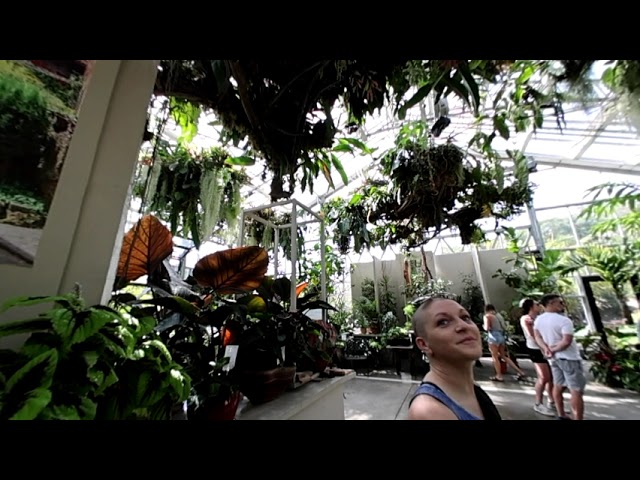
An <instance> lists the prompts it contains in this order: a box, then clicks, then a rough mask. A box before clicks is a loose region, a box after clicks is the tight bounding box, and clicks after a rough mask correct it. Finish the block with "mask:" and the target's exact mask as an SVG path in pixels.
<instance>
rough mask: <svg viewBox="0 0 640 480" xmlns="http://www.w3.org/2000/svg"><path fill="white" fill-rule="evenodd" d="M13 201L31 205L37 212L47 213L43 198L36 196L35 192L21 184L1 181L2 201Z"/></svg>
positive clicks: (26, 205)
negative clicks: (9, 183)
mask: <svg viewBox="0 0 640 480" xmlns="http://www.w3.org/2000/svg"><path fill="white" fill-rule="evenodd" d="M3 202H4V203H13V204H18V205H22V206H24V207H29V208H30V209H31V210H33V211H34V212H36V213H45V210H46V209H45V205H44V202H43V201H42V199H40V198H38V197H35V196H34V195H33V193H32V192H31V191H30V190H28V189H26V188H24V187H21V186H19V185H8V184H3V183H0V203H3Z"/></svg>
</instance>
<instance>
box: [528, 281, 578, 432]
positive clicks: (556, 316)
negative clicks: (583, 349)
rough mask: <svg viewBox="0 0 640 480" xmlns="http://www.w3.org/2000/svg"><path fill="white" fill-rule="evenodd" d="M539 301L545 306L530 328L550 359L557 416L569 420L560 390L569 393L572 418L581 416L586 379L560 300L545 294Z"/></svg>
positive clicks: (570, 326) (568, 321)
mask: <svg viewBox="0 0 640 480" xmlns="http://www.w3.org/2000/svg"><path fill="white" fill-rule="evenodd" d="M540 303H541V304H542V306H543V307H544V309H545V312H544V313H543V314H542V315H538V317H537V318H536V319H535V320H534V323H533V331H534V335H535V339H536V343H537V344H538V345H539V346H540V348H541V349H542V352H543V353H544V354H545V356H547V357H548V358H552V361H551V373H552V376H553V383H554V386H553V398H554V400H555V403H556V410H557V411H558V418H559V419H562V420H568V419H570V418H569V417H567V416H566V415H565V410H564V399H563V397H562V393H563V391H564V389H565V388H568V389H569V392H570V393H571V410H572V413H573V420H583V419H584V399H583V397H584V390H585V387H586V385H587V380H586V377H585V375H584V370H583V366H582V357H581V356H580V349H579V348H578V344H577V343H576V340H575V338H574V337H573V334H574V329H573V323H572V322H571V320H570V319H569V318H567V317H566V316H564V315H562V313H564V308H565V307H564V300H563V299H562V297H561V296H560V295H557V294H548V295H545V296H544V297H542V299H541V300H540Z"/></svg>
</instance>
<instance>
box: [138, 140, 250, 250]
mask: <svg viewBox="0 0 640 480" xmlns="http://www.w3.org/2000/svg"><path fill="white" fill-rule="evenodd" d="M234 163H235V162H234V159H232V158H231V156H230V155H229V153H228V152H226V151H225V150H223V149H221V148H217V147H214V148H212V149H209V150H205V151H202V152H196V151H193V150H191V149H189V148H188V147H185V146H184V145H182V144H179V145H177V146H175V147H171V146H169V145H168V144H166V143H163V144H161V145H160V146H159V148H158V154H157V158H156V160H155V161H154V162H153V164H152V166H151V171H150V172H149V175H150V180H149V182H148V187H147V191H146V192H145V191H144V188H142V187H141V186H139V187H138V188H137V189H136V192H137V193H138V194H139V195H140V196H144V197H145V198H146V199H147V200H146V203H147V212H148V213H154V214H155V215H157V216H158V217H159V218H161V219H162V220H164V221H166V222H168V223H169V224H170V230H171V233H172V235H179V236H181V237H183V238H190V239H191V240H192V241H193V243H194V245H195V247H196V248H199V247H200V245H201V244H202V242H203V241H206V240H207V239H209V238H211V236H212V235H213V234H214V233H216V232H218V231H223V229H224V236H227V237H232V236H233V234H234V232H235V231H236V228H237V222H238V215H239V213H240V202H241V196H240V189H241V188H242V186H244V185H246V184H248V180H249V179H248V177H247V175H246V174H245V173H244V171H243V170H241V169H238V167H237V166H234V165H233V164H234Z"/></svg>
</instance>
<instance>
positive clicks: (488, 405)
mask: <svg viewBox="0 0 640 480" xmlns="http://www.w3.org/2000/svg"><path fill="white" fill-rule="evenodd" d="M474 390H475V394H476V398H477V399H478V404H479V405H480V409H481V410H482V414H483V416H484V419H485V420H502V418H501V417H500V413H498V409H497V408H496V406H495V405H494V403H493V402H492V401H491V399H490V398H489V396H488V395H487V394H486V392H485V391H484V390H482V388H480V387H479V386H478V385H474ZM418 395H430V396H432V397H433V398H435V399H436V400H439V401H440V402H442V403H443V404H444V405H445V406H447V407H448V408H449V409H450V410H451V411H452V412H453V414H454V415H455V416H456V417H458V420H482V418H478V417H476V416H475V415H473V414H472V413H470V412H468V411H467V410H465V409H464V408H462V407H461V406H460V405H458V404H457V403H456V402H455V401H454V400H452V399H451V397H449V395H447V394H446V393H444V392H443V391H442V390H441V389H440V387H438V386H437V385H436V384H434V383H431V382H422V383H421V384H420V386H419V387H418V388H417V389H416V391H415V393H414V395H413V398H412V399H411V402H413V401H414V400H415V398H416V397H417V396H418ZM411 402H409V406H411Z"/></svg>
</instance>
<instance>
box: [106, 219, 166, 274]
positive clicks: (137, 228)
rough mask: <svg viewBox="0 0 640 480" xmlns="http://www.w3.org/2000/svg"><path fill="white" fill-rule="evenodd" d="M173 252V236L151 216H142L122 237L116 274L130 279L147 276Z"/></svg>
mask: <svg viewBox="0 0 640 480" xmlns="http://www.w3.org/2000/svg"><path fill="white" fill-rule="evenodd" d="M172 253H173V236H172V235H171V232H170V231H169V229H168V228H167V227H165V226H164V225H163V224H162V223H161V222H160V220H158V219H157V218H156V217H154V216H153V215H146V216H144V217H142V218H141V219H140V220H139V221H138V223H136V224H135V225H134V226H133V227H132V228H131V230H129V231H128V232H127V234H126V235H125V236H124V240H123V242H122V249H121V250H120V260H119V261H118V273H117V276H118V278H119V279H121V280H123V281H127V282H130V281H132V280H136V279H138V278H140V277H142V276H143V275H149V274H150V273H152V272H154V271H155V269H156V268H158V267H159V266H160V265H161V264H162V262H163V260H164V259H165V258H167V257H168V256H169V255H171V254H172Z"/></svg>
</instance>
